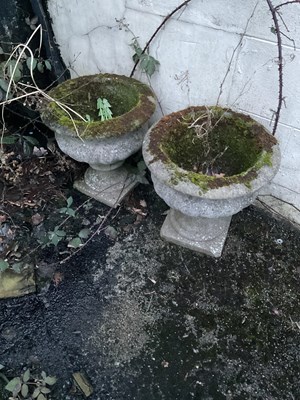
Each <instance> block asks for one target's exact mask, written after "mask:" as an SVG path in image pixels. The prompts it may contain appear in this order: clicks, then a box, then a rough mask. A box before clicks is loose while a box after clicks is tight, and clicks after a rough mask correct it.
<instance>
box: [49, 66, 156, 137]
mask: <svg viewBox="0 0 300 400" xmlns="http://www.w3.org/2000/svg"><path fill="white" fill-rule="evenodd" d="M49 96H51V98H53V99H54V100H56V101H58V102H60V103H62V104H63V105H66V106H68V107H70V108H71V109H72V110H74V111H76V112H77V113H78V114H80V115H81V116H82V117H83V118H85V117H86V115H89V116H90V118H91V120H92V122H85V121H84V120H82V119H80V118H79V117H78V116H77V115H76V114H74V113H72V111H71V112H69V113H67V112H65V111H64V110H63V108H62V107H60V106H59V105H58V104H57V102H55V101H51V102H50V103H48V104H47V105H46V107H45V108H44V109H43V111H42V119H43V121H44V122H45V123H46V124H47V125H48V126H49V127H50V128H51V127H52V128H53V127H55V125H60V126H63V127H66V128H67V129H66V132H67V133H68V134H70V135H73V136H76V135H78V134H79V135H80V137H82V138H93V137H112V136H119V135H122V134H125V133H128V132H133V131H136V130H137V129H139V128H140V127H141V126H142V125H143V124H144V123H145V122H146V121H147V120H148V119H149V118H150V116H151V115H152V114H153V112H154V111H155V99H154V95H153V92H152V90H151V89H150V88H149V87H148V86H147V85H145V84H143V83H141V82H139V81H137V80H136V79H133V78H128V77H126V76H121V75H113V74H98V75H89V76H81V77H79V78H76V79H70V80H68V81H66V82H63V83H62V84H60V85H58V86H57V87H55V88H54V89H52V90H50V92H49ZM99 97H100V98H106V99H107V100H108V101H109V103H110V104H111V110H112V113H113V118H112V119H110V120H106V121H100V119H99V117H98V113H97V107H96V103H97V99H98V98H99ZM70 114H71V116H72V118H73V120H72V118H70ZM74 125H75V126H76V128H75V126H74Z"/></svg>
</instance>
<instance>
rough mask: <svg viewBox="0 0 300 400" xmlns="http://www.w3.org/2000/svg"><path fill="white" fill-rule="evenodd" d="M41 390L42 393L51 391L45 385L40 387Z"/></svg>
mask: <svg viewBox="0 0 300 400" xmlns="http://www.w3.org/2000/svg"><path fill="white" fill-rule="evenodd" d="M41 392H42V393H44V394H48V393H51V390H50V389H49V388H47V387H42V389H41Z"/></svg>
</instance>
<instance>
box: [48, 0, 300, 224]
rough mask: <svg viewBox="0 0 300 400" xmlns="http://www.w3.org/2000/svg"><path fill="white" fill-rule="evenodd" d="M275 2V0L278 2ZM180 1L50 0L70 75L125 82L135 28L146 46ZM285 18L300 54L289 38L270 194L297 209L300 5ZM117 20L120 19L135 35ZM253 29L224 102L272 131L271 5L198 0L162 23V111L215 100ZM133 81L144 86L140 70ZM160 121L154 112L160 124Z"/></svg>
mask: <svg viewBox="0 0 300 400" xmlns="http://www.w3.org/2000/svg"><path fill="white" fill-rule="evenodd" d="M279 2H280V1H278V0H274V4H278V3H279ZM181 3H182V0H166V1H162V0H109V1H106V2H102V1H100V0H48V8H49V12H50V15H51V17H52V20H53V29H54V33H55V36H56V41H57V43H58V44H59V46H60V49H61V54H62V57H63V59H64V61H65V62H66V64H67V65H69V66H70V67H71V71H72V76H73V77H75V76H78V75H86V74H92V73H97V72H114V73H119V74H124V75H129V74H130V72H131V69H132V67H133V62H132V58H131V57H132V54H133V50H132V49H131V48H130V46H129V45H130V43H131V42H132V33H131V32H130V31H132V32H133V33H134V35H135V36H137V37H138V40H139V42H140V44H141V46H142V47H143V46H144V44H145V43H146V42H147V40H148V39H149V38H150V36H151V35H152V33H153V32H154V31H155V29H156V28H157V26H158V25H159V24H160V23H161V21H162V20H163V17H164V16H166V15H167V14H169V13H170V12H171V11H172V10H173V9H174V8H175V7H176V6H178V5H179V4H181ZM255 7H256V8H255ZM254 9H255V12H254V15H253V18H252V19H251V20H250V21H249V17H250V16H251V14H252V13H253V11H254ZM283 17H284V19H285V21H286V22H287V24H288V26H289V29H290V32H289V33H288V35H289V36H290V37H292V38H293V39H294V40H295V43H296V49H294V46H293V43H291V41H289V40H288V39H287V38H284V58H285V70H284V77H285V83H284V95H285V105H286V107H284V109H283V112H282V117H281V123H280V125H279V128H278V133H277V139H278V140H279V141H280V144H281V151H282V164H281V168H280V171H279V173H278V174H277V176H276V177H275V179H274V181H273V183H272V184H271V187H270V188H269V190H268V193H272V194H273V195H274V196H276V197H279V198H281V199H283V200H285V201H287V202H289V203H292V204H293V205H295V206H296V207H297V208H300V57H299V56H300V28H299V27H300V6H299V5H297V4H294V5H289V6H287V7H286V8H284V13H283ZM116 20H123V22H124V23H125V24H128V25H129V29H130V31H129V30H126V29H124V27H122V26H120V23H118V22H117V21H116ZM247 22H248V29H247V32H246V34H245V37H244V39H243V41H242V45H241V46H240V48H239V49H238V51H236V52H235V55H234V59H233V63H232V68H231V71H230V73H229V75H228V78H227V81H226V83H225V85H224V89H223V94H222V97H221V104H222V105H229V106H230V107H233V108H236V109H238V110H241V111H244V112H246V113H248V114H251V115H252V116H253V117H254V118H256V119H257V120H258V121H260V122H262V123H263V124H264V125H265V126H266V127H268V128H270V121H271V119H272V114H273V110H276V107H277V98H278V94H277V92H278V75H277V62H276V57H277V47H276V36H275V35H274V34H272V32H271V29H270V28H271V26H272V19H271V15H270V12H269V9H268V6H267V2H266V0H247V1H241V0H192V1H191V2H190V3H189V5H188V7H186V8H185V9H182V10H181V11H180V12H179V13H177V14H176V15H175V16H174V17H173V18H172V19H171V20H170V21H169V22H168V23H167V24H166V25H165V27H164V29H163V30H161V31H160V33H159V34H158V35H157V37H156V38H155V41H154V42H153V44H152V45H151V49H150V53H151V54H152V55H153V56H154V57H155V58H156V59H158V60H159V62H160V67H159V72H158V73H155V75H153V77H152V79H151V85H152V87H153V89H154V91H155V93H156V94H157V97H158V99H159V101H160V103H161V105H162V108H163V111H164V113H166V114H167V113H169V112H172V111H175V110H179V109H182V108H184V107H186V106H188V105H200V104H207V105H213V104H215V103H216V100H217V97H218V94H219V87H220V83H221V81H222V79H223V77H224V75H225V73H226V71H227V68H228V65H229V61H230V59H231V57H232V54H233V50H234V49H235V47H236V46H237V44H238V43H239V41H240V38H241V34H242V33H243V32H244V31H245V27H246V25H247ZM135 77H136V78H137V79H141V80H143V81H145V82H147V79H146V76H144V75H143V74H141V72H140V71H137V73H136V74H135ZM159 116H160V113H159V112H157V114H156V118H159ZM291 211H293V209H292V208H291V207H290V209H289V211H288V212H289V213H290V218H291V219H294V220H296V221H297V222H298V223H300V213H298V214H297V213H292V214H291ZM280 212H282V213H285V212H286V211H285V210H282V209H281V210H280Z"/></svg>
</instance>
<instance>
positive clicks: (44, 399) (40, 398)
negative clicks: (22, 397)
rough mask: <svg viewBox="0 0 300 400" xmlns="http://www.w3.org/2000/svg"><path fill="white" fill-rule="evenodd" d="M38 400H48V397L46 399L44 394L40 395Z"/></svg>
mask: <svg viewBox="0 0 300 400" xmlns="http://www.w3.org/2000/svg"><path fill="white" fill-rule="evenodd" d="M37 400H47V399H46V397H45V396H44V395H43V394H42V393H40V394H39V395H38V398H37Z"/></svg>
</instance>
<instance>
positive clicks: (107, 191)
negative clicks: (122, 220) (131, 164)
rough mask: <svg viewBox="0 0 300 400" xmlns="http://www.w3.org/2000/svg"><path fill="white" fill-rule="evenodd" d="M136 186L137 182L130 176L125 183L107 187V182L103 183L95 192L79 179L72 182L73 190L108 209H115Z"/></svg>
mask: <svg viewBox="0 0 300 400" xmlns="http://www.w3.org/2000/svg"><path fill="white" fill-rule="evenodd" d="M137 184H138V181H137V180H136V178H135V177H134V176H132V177H130V179H127V181H126V182H125V183H123V182H121V183H120V182H119V183H115V184H111V185H108V182H107V181H103V183H102V184H100V185H98V187H97V190H96V189H95V188H93V187H91V186H90V185H87V184H86V182H85V181H84V179H81V180H77V181H75V182H74V188H75V189H77V190H79V191H80V192H81V193H84V194H86V195H87V196H89V197H92V198H93V199H95V200H98V201H100V202H101V203H103V204H106V205H107V206H109V207H112V208H116V207H118V205H120V203H121V202H122V200H123V199H124V197H125V196H127V194H128V193H129V192H130V191H131V190H132V189H133V188H134V187H135V186H136V185H137Z"/></svg>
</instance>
